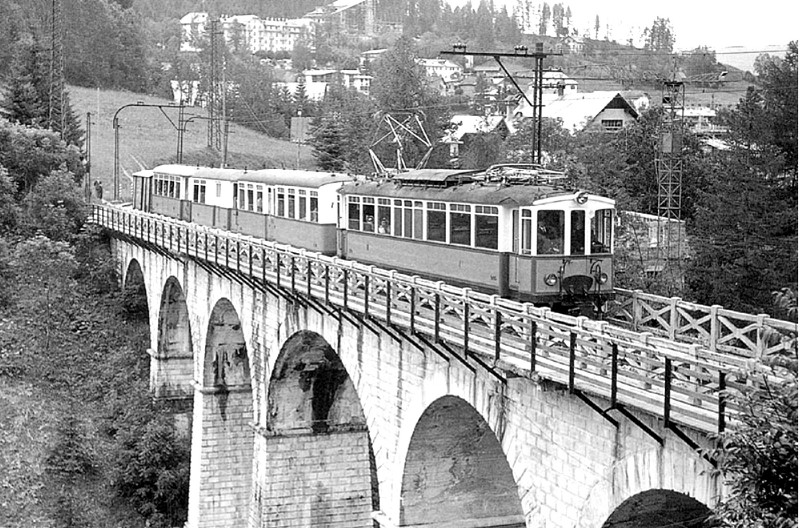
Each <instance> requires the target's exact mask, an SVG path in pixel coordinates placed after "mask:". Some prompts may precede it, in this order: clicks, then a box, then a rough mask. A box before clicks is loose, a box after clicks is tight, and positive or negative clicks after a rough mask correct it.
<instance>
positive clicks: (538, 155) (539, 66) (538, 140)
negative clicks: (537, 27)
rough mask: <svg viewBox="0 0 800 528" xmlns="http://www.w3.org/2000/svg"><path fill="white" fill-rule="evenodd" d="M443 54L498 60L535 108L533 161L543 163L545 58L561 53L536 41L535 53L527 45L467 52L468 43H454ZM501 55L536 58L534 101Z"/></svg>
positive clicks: (526, 100) (512, 81) (532, 145)
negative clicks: (509, 49) (508, 49)
mask: <svg viewBox="0 0 800 528" xmlns="http://www.w3.org/2000/svg"><path fill="white" fill-rule="evenodd" d="M439 53H441V54H442V55H473V56H477V57H492V58H494V60H496V61H497V64H499V65H500V67H501V68H502V69H503V72H505V74H506V76H507V77H508V79H509V80H510V81H511V83H512V84H513V85H514V87H515V88H516V89H517V91H518V92H519V93H520V95H522V97H523V99H525V102H526V103H528V104H529V105H530V106H531V108H532V109H533V116H532V117H533V121H532V123H533V126H532V134H531V163H538V164H540V165H541V163H542V86H543V84H544V83H543V80H544V59H545V58H547V57H548V56H550V55H561V54H560V53H545V52H544V44H543V43H541V42H537V43H536V48H535V51H534V52H533V53H529V52H528V47H527V46H515V47H514V53H500V52H485V51H477V52H473V51H470V52H467V46H466V44H453V50H452V51H440V52H439ZM501 57H516V58H531V59H533V60H534V67H533V101H531V100H530V99H528V96H527V95H526V94H525V91H524V90H523V89H522V88H520V86H519V85H518V84H517V81H516V80H515V79H514V77H513V76H512V75H511V73H509V71H508V70H507V69H506V67H505V66H504V65H503V62H502V61H501V60H500V58H501Z"/></svg>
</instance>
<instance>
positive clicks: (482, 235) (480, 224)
mask: <svg viewBox="0 0 800 528" xmlns="http://www.w3.org/2000/svg"><path fill="white" fill-rule="evenodd" d="M497 213H498V210H497V207H489V206H485V205H476V206H475V247H482V248H487V249H497V239H498V231H499V220H498V216H497Z"/></svg>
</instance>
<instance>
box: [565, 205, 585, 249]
mask: <svg viewBox="0 0 800 528" xmlns="http://www.w3.org/2000/svg"><path fill="white" fill-rule="evenodd" d="M569 221H570V228H569V253H570V255H584V254H585V253H586V211H572V212H571V213H570V215H569Z"/></svg>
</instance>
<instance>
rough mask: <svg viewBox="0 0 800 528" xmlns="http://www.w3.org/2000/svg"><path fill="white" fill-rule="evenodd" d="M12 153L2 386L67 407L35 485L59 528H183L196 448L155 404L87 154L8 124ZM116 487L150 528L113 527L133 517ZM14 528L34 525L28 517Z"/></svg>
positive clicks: (2, 169)
mask: <svg viewBox="0 0 800 528" xmlns="http://www.w3.org/2000/svg"><path fill="white" fill-rule="evenodd" d="M0 153H2V156H0V322H1V323H0V324H2V326H3V331H2V332H0V377H2V378H4V379H3V381H4V383H5V384H7V385H8V386H14V384H20V386H25V385H33V386H35V387H37V390H39V391H41V393H42V394H45V395H46V396H45V397H46V398H52V399H53V402H54V403H53V405H58V406H63V408H64V411H63V413H61V412H59V413H57V414H56V415H55V416H53V417H52V422H53V423H54V424H55V427H54V429H53V430H54V431H55V432H54V433H53V434H52V435H51V439H50V442H51V446H50V448H49V450H48V452H47V453H46V455H45V456H44V458H43V459H42V460H41V461H40V464H39V465H40V466H42V467H43V468H44V473H43V475H42V477H41V478H42V479H43V480H42V481H41V482H39V481H37V480H36V476H35V475H34V474H33V473H35V472H31V473H32V475H31V477H30V479H31V481H30V482H28V485H31V486H32V487H33V489H37V490H38V499H37V500H38V501H39V502H40V503H41V508H43V509H44V510H46V512H47V515H48V516H49V519H50V521H52V524H48V525H52V526H56V527H58V528H61V527H63V528H67V527H86V526H108V525H115V526H124V527H131V528H133V527H134V526H136V525H137V524H138V526H141V525H142V523H143V522H144V520H145V519H147V521H148V522H149V525H150V526H153V527H167V526H176V525H179V524H181V523H182V522H183V520H185V516H186V504H187V494H188V472H189V463H188V460H189V446H188V442H187V439H186V438H183V437H179V436H177V435H176V430H175V427H174V424H173V422H172V419H171V418H170V415H169V414H167V413H165V411H164V410H163V409H160V408H158V407H157V406H156V405H155V404H154V403H153V402H152V400H151V398H150V395H149V392H148V381H149V369H148V362H149V356H147V354H146V353H145V351H144V348H145V347H146V344H147V343H148V340H149V333H148V331H147V319H146V318H144V319H136V318H134V317H132V316H131V314H130V313H129V312H125V311H124V309H123V307H122V305H123V303H121V302H120V301H121V299H120V297H121V295H120V294H119V293H117V292H116V289H117V288H116V285H117V280H116V265H115V263H114V261H113V260H112V256H111V254H110V251H109V248H108V241H107V240H106V239H105V238H104V237H103V234H102V232H101V231H100V230H99V229H97V228H93V227H91V226H88V225H86V219H87V214H88V209H87V206H86V204H85V203H84V200H83V191H82V189H81V188H80V186H79V185H78V184H76V176H75V174H74V173H73V172H71V171H70V170H69V167H70V166H77V167H80V164H79V163H77V160H76V155H77V154H76V150H74V149H73V148H72V147H67V146H66V145H65V144H64V143H63V142H62V141H60V140H59V139H58V137H57V135H55V134H54V133H52V132H50V131H46V130H42V129H39V128H36V127H32V126H22V125H10V124H8V123H7V122H5V121H0ZM4 165H5V166H4ZM133 304H136V303H135V302H134V303H133ZM128 305H131V303H128ZM39 434H41V431H39V432H37V433H36V435H39ZM106 480H111V481H113V483H114V490H115V491H116V494H117V496H118V497H120V498H126V499H129V500H130V502H131V504H132V507H133V508H134V509H135V510H136V511H138V512H139V514H141V521H139V522H138V523H136V521H135V516H134V517H133V518H130V519H128V520H127V521H125V522H124V523H120V522H118V521H117V520H114V521H110V520H109V519H111V518H115V517H116V516H117V515H118V513H117V512H116V511H117V510H122V511H125V508H126V507H125V506H124V504H115V503H114V501H113V500H112V499H113V497H109V496H107V492H105V491H99V492H98V490H105V489H106V488H105V482H106ZM112 505H113V506H112ZM6 506H7V505H6V504H4V506H3V509H4V510H5V509H6ZM8 506H9V507H13V506H11V505H8ZM103 512H105V513H103ZM5 513H6V512H5V511H4V514H5ZM3 519H4V523H5V522H8V523H11V524H10V525H9V526H22V524H16V523H15V519H16V514H15V515H10V516H6V515H4V516H3ZM102 519H105V520H106V521H104V520H102ZM4 525H5V524H4Z"/></svg>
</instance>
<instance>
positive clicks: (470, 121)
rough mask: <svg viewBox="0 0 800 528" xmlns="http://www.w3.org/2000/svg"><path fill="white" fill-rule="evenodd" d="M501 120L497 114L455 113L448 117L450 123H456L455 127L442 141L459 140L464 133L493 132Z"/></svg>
mask: <svg viewBox="0 0 800 528" xmlns="http://www.w3.org/2000/svg"><path fill="white" fill-rule="evenodd" d="M503 120H504V117H503V116H498V115H490V116H475V115H455V116H453V117H452V118H451V119H450V123H452V124H454V125H456V128H455V130H453V131H452V132H450V133H448V134H447V135H446V136H445V138H444V141H445V142H451V141H460V140H461V138H463V137H464V135H465V134H478V133H486V132H493V131H494V130H496V129H497V127H498V126H500V123H502V122H503Z"/></svg>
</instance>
